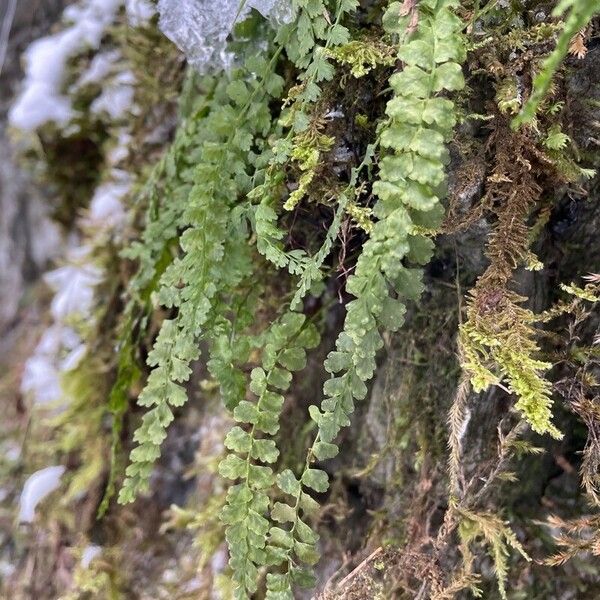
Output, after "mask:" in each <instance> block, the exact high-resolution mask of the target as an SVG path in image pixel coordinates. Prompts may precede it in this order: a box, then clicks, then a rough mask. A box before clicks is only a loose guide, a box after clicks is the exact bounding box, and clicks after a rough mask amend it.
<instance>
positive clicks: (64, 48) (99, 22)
mask: <svg viewBox="0 0 600 600" xmlns="http://www.w3.org/2000/svg"><path fill="white" fill-rule="evenodd" d="M121 3H122V0H87V2H83V3H82V4H79V5H71V6H69V7H67V8H66V9H65V11H64V12H63V20H64V21H67V22H70V26H69V27H67V28H66V29H64V30H63V31H60V32H58V33H55V34H53V35H49V36H46V37H43V38H40V39H39V40H36V41H35V42H33V43H32V44H31V45H30V46H29V47H28V48H27V50H26V51H25V53H24V56H23V59H24V63H25V80H24V88H23V91H22V93H21V95H20V96H19V97H18V98H17V101H16V102H15V103H14V104H13V106H12V107H11V109H10V111H9V113H8V120H9V123H10V124H11V125H12V126H14V127H17V128H19V129H22V130H24V131H34V130H35V129H37V128H38V127H40V126H42V125H44V124H45V123H48V122H50V121H53V122H55V123H57V124H58V125H59V126H64V125H66V124H67V123H68V122H69V121H70V120H71V119H72V118H73V116H74V111H73V107H72V106H71V101H70V99H69V98H68V97H67V96H65V95H64V94H63V93H62V87H63V84H64V80H65V71H66V65H67V62H68V60H69V58H70V57H72V56H73V55H74V54H76V53H77V52H78V51H79V50H80V49H82V48H86V47H88V48H92V49H97V48H98V47H99V45H100V41H101V40H102V36H103V35H104V31H105V30H106V28H107V27H108V26H109V25H110V24H111V23H112V21H113V19H114V16H115V14H116V12H117V10H118V9H119V7H120V5H121Z"/></svg>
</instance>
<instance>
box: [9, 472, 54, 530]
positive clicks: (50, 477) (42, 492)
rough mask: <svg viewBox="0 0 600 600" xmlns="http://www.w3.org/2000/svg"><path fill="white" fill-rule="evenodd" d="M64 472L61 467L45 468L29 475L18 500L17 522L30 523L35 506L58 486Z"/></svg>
mask: <svg viewBox="0 0 600 600" xmlns="http://www.w3.org/2000/svg"><path fill="white" fill-rule="evenodd" d="M64 472H65V468H64V467H63V466H54V467H46V468H45V469H41V470H39V471H36V472H35V473H34V474H33V475H30V476H29V478H28V479H27V481H26V482H25V485H24V486H23V491H22V492H21V498H20V499H19V522H20V523H31V522H33V519H34V517H35V509H36V507H37V505H38V504H39V503H40V502H41V501H42V500H43V499H44V498H45V497H46V496H47V495H48V494H50V493H51V492H53V491H54V490H56V489H57V488H58V487H59V485H60V479H61V477H62V476H63V474H64Z"/></svg>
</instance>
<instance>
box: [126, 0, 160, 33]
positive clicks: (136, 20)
mask: <svg viewBox="0 0 600 600" xmlns="http://www.w3.org/2000/svg"><path fill="white" fill-rule="evenodd" d="M125 12H126V13H127V20H128V21H129V24H130V25H131V26H132V27H140V26H142V25H145V24H146V23H147V22H148V21H149V20H150V19H151V18H152V17H153V16H154V15H155V14H156V8H155V7H154V5H153V4H151V3H150V2H148V0H126V1H125Z"/></svg>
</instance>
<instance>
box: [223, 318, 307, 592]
mask: <svg viewBox="0 0 600 600" xmlns="http://www.w3.org/2000/svg"><path fill="white" fill-rule="evenodd" d="M318 342H319V335H318V333H317V330H316V328H315V327H314V325H312V324H311V323H306V317H305V316H304V315H302V314H300V313H286V314H285V315H284V316H283V317H281V319H279V320H278V321H277V322H276V323H275V324H273V325H272V326H271V327H270V328H269V330H268V331H267V333H266V334H265V339H264V340H263V352H262V361H261V366H260V367H256V368H255V369H254V370H253V371H252V373H251V383H250V391H251V392H252V393H253V394H254V395H255V396H256V401H255V402H250V401H247V400H242V401H241V402H240V403H239V404H238V405H237V406H236V408H235V409H234V411H233V415H234V418H235V420H236V421H237V422H238V423H241V424H245V425H247V426H249V428H250V429H249V430H246V429H243V428H242V427H240V426H236V427H234V428H233V429H232V430H231V431H230V432H229V434H228V435H227V437H226V439H225V446H226V447H227V448H229V449H230V450H232V451H233V452H234V453H232V454H230V455H229V456H227V458H226V459H224V460H223V462H221V465H220V466H219V471H220V473H221V475H223V476H224V477H226V478H228V479H232V480H234V481H235V480H238V481H239V483H237V484H236V485H234V486H232V487H231V488H230V489H229V491H228V493H227V505H226V507H225V508H224V510H223V513H222V519H223V521H224V522H225V523H226V524H227V525H228V527H227V530H226V538H227V541H228V543H229V551H230V556H231V559H230V565H231V567H232V569H233V577H234V580H235V582H236V584H237V585H238V588H237V590H238V591H237V596H238V597H240V598H245V597H246V594H251V593H254V592H255V591H256V589H257V580H258V567H260V566H263V565H265V564H268V563H270V562H272V561H273V560H274V559H276V552H277V547H274V546H266V534H267V532H268V531H269V520H268V519H267V518H266V516H265V515H266V514H267V512H268V507H269V497H268V494H267V490H268V489H269V488H271V487H272V486H273V484H274V475H273V471H272V469H271V467H269V466H267V465H269V464H271V463H274V462H275V461H276V460H277V458H278V456H279V450H278V449H277V447H276V445H275V442H274V441H273V440H272V439H268V438H266V437H264V436H265V435H274V434H276V433H277V431H278V429H279V416H280V413H281V409H282V407H283V402H284V397H283V395H282V392H285V390H287V389H288V387H289V385H290V382H291V380H292V371H298V370H301V369H303V368H304V366H305V364H306V353H305V350H306V349H310V348H314V347H315V346H316V345H317V344H318ZM255 463H259V464H255ZM275 516H276V515H275Z"/></svg>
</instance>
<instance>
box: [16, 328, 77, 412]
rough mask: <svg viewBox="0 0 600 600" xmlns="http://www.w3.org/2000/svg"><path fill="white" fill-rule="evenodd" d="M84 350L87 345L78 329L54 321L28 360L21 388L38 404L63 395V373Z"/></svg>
mask: <svg viewBox="0 0 600 600" xmlns="http://www.w3.org/2000/svg"><path fill="white" fill-rule="evenodd" d="M65 353H66V356H65V358H63V359H62V360H61V356H62V355H64V354H65ZM84 353H85V347H83V345H82V343H81V339H80V338H79V336H78V335H77V333H76V332H75V331H74V330H73V329H72V328H70V327H67V326H66V325H63V324H62V323H54V324H53V325H51V326H50V327H48V329H46V331H45V332H44V334H43V335H42V337H41V339H40V341H39V342H38V345H37V347H36V349H35V351H34V353H33V354H32V356H30V357H29V358H28V359H27V361H26V362H25V368H24V370H23V376H22V378H21V392H22V393H23V394H31V396H32V397H33V400H34V401H35V403H36V404H40V405H44V404H49V403H51V402H57V401H58V400H60V399H61V397H62V390H61V385H60V376H61V373H62V372H64V371H68V370H70V369H73V368H75V366H77V364H79V361H80V360H81V359H82V358H83V354H84Z"/></svg>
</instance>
